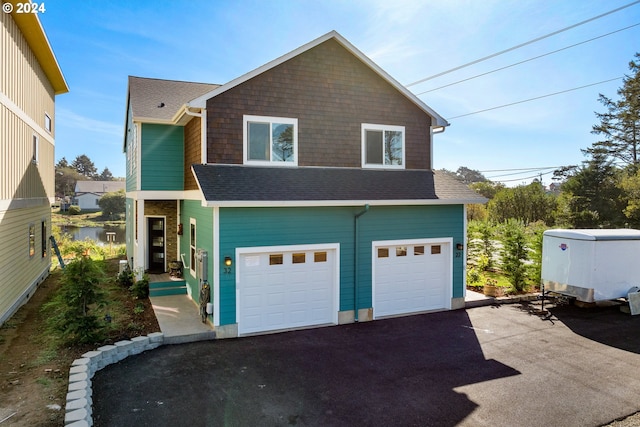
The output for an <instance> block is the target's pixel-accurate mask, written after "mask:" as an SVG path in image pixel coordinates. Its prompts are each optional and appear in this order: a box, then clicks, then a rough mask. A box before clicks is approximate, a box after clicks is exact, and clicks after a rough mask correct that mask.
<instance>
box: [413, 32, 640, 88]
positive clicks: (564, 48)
mask: <svg viewBox="0 0 640 427" xmlns="http://www.w3.org/2000/svg"><path fill="white" fill-rule="evenodd" d="M638 25H640V23H637V24H633V25H629V26H628V27H624V28H621V29H619V30H615V31H612V32H610V33H607V34H603V35H601V36H598V37H594V38H592V39H589V40H585V41H582V42H580V43H576V44H572V45H571V46H566V47H563V48H561V49H557V50H554V51H551V52H547V53H544V54H542V55H538V56H534V57H533V58H529V59H525V60H524V61H520V62H516V63H514V64H511V65H507V66H505V67H500V68H496V69H494V70H491V71H487V72H486V73H482V74H477V75H475V76H472V77H468V78H466V79H462V80H458V81H457V82H453V83H449V84H446V85H444V86H438V87H437V88H434V89H429V90H425V91H424V92H420V93H418V94H417V95H418V96H419V95H424V94H425V93H429V92H434V91H436V90H439V89H443V88H445V87H449V86H453V85H457V84H459V83H463V82H467V81H469V80H473V79H477V78H478V77H482V76H486V75H487V74H492V73H495V72H497V71H502V70H506V69H507V68H511V67H515V66H516V65H520V64H524V63H525V62H530V61H534V60H536V59H540V58H542V57H545V56H549V55H553V54H554V53H558V52H561V51H563V50H567V49H571V48H573V47H576V46H580V45H581V44H585V43H589V42H592V41H594V40H598V39H601V38H603V37H607V36H610V35H612V34H615V33H619V32H621V31H624V30H628V29H629V28H633V27H637V26H638Z"/></svg>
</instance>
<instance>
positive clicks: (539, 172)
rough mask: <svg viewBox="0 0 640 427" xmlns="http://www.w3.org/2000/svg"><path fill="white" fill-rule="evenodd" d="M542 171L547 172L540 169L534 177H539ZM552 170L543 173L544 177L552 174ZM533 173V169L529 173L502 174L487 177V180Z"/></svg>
mask: <svg viewBox="0 0 640 427" xmlns="http://www.w3.org/2000/svg"><path fill="white" fill-rule="evenodd" d="M543 170H547V169H541V170H540V171H537V173H536V175H535V176H538V175H540V174H541V173H542V172H541V171H543ZM553 170H555V169H553ZM553 170H551V171H550V172H545V173H544V174H545V175H546V174H548V173H552V172H553ZM534 171H536V170H535V169H533V170H530V171H523V172H512V173H503V174H501V175H493V176H488V177H487V179H493V178H501V177H503V176H514V175H522V174H525V173H530V172H534Z"/></svg>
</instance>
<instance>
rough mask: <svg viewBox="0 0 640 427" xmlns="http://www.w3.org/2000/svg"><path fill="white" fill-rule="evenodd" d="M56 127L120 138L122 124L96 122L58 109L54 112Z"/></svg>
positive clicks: (63, 109) (64, 109) (69, 111)
mask: <svg viewBox="0 0 640 427" xmlns="http://www.w3.org/2000/svg"><path fill="white" fill-rule="evenodd" d="M56 122H57V123H56V125H57V126H60V127H63V126H64V127H67V128H71V129H73V130H82V131H89V132H92V133H101V134H106V135H112V136H118V137H122V132H123V130H122V129H123V128H122V126H123V125H122V123H118V124H114V123H110V122H106V121H102V120H96V119H93V118H90V117H85V116H82V115H80V114H77V113H74V112H73V111H71V110H68V109H66V108H58V109H57V111H56Z"/></svg>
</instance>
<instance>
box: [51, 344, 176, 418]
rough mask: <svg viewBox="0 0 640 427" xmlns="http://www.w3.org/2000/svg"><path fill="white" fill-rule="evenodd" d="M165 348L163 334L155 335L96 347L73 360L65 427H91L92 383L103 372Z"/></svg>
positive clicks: (70, 370)
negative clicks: (95, 376)
mask: <svg viewBox="0 0 640 427" xmlns="http://www.w3.org/2000/svg"><path fill="white" fill-rule="evenodd" d="M163 344H164V334H163V333H162V332H154V333H151V334H149V335H147V336H140V337H135V338H131V340H125V341H118V342H117V343H114V344H113V345H105V346H102V347H98V349H97V350H95V351H88V352H86V353H85V354H83V355H82V356H81V357H80V359H76V360H74V361H73V363H72V364H71V368H70V369H69V388H68V392H67V404H66V406H65V415H64V425H65V426H69V427H90V426H92V425H93V413H92V410H91V408H92V404H93V401H92V399H91V396H92V391H91V379H92V378H93V375H94V374H95V373H96V372H98V371H99V370H101V369H102V368H104V367H106V366H109V365H111V364H112V363H117V362H120V361H121V360H124V359H126V358H127V357H129V356H133V355H136V354H140V353H142V352H145V351H148V350H153V349H156V348H158V347H160V346H161V345H163Z"/></svg>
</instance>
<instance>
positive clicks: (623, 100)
mask: <svg viewBox="0 0 640 427" xmlns="http://www.w3.org/2000/svg"><path fill="white" fill-rule="evenodd" d="M635 57H636V60H635V61H631V62H629V69H630V70H631V75H627V76H625V77H624V79H623V80H622V87H621V88H619V89H618V91H617V93H618V96H619V99H618V100H617V101H614V100H612V99H610V98H608V97H606V96H604V95H603V94H600V97H599V101H600V102H601V103H602V104H603V105H604V106H605V107H606V108H607V111H606V112H605V113H596V117H598V119H599V120H600V123H599V124H597V125H594V126H593V130H592V132H591V133H593V134H595V135H600V136H602V137H603V139H602V140H601V141H598V142H595V143H593V144H592V146H591V147H590V148H588V149H586V150H583V152H584V153H585V154H588V155H591V156H596V155H598V156H600V155H603V156H605V157H606V158H607V159H612V160H614V161H616V160H617V161H620V162H622V163H624V164H625V165H630V166H632V167H633V168H634V171H635V170H636V169H637V166H638V163H639V162H640V153H639V152H638V151H639V150H640V53H636V54H635Z"/></svg>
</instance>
